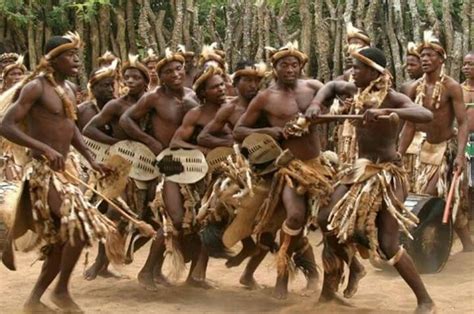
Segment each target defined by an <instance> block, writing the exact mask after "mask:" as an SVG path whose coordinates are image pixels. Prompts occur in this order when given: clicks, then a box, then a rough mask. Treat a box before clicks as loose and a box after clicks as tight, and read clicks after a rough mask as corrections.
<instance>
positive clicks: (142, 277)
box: [138, 272, 158, 291]
mask: <svg viewBox="0 0 474 314" xmlns="http://www.w3.org/2000/svg"><path fill="white" fill-rule="evenodd" d="M138 283H139V284H140V286H142V287H143V288H145V290H148V291H158V287H157V286H156V284H155V281H154V280H153V274H152V273H146V272H139V273H138Z"/></svg>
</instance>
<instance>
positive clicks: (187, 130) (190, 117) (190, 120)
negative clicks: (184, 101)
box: [170, 108, 208, 153]
mask: <svg viewBox="0 0 474 314" xmlns="http://www.w3.org/2000/svg"><path fill="white" fill-rule="evenodd" d="M199 115H200V111H199V109H198V108H195V109H192V110H190V111H189V112H188V113H187V114H186V115H185V116H184V118H183V123H182V124H181V126H180V127H179V128H178V129H177V130H176V132H175V133H174V135H173V138H172V139H171V142H170V147H171V148H190V149H199V150H200V151H202V152H203V153H207V151H208V149H207V148H206V147H203V146H200V145H195V144H192V143H189V140H191V137H192V136H193V133H194V130H195V128H196V124H197V121H198V119H199Z"/></svg>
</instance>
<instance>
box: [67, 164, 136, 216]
mask: <svg viewBox="0 0 474 314" xmlns="http://www.w3.org/2000/svg"><path fill="white" fill-rule="evenodd" d="M64 173H65V174H66V175H67V176H68V177H70V178H71V179H73V180H75V181H76V182H78V183H80V184H81V185H83V186H85V187H86V188H88V189H90V190H91V191H93V192H94V193H96V194H97V195H99V196H100V197H102V198H103V199H104V201H106V202H107V203H109V204H110V205H112V207H113V208H114V209H115V210H117V211H118V212H119V213H120V214H121V215H122V216H124V217H125V218H127V219H128V220H130V221H131V222H133V223H134V224H135V225H139V224H140V223H141V221H139V220H136V219H135V218H133V217H132V216H130V215H129V214H128V213H127V212H126V211H124V210H123V209H122V208H120V207H119V206H117V205H116V204H115V203H114V202H112V200H110V199H109V198H108V197H107V196H105V195H104V194H102V193H101V192H99V191H97V190H96V189H94V188H93V187H92V186H90V185H88V184H87V183H86V182H84V181H82V180H81V179H79V178H78V177H76V176H75V175H73V174H72V173H70V172H69V171H67V170H64Z"/></svg>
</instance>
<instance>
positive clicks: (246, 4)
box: [242, 0, 252, 59]
mask: <svg viewBox="0 0 474 314" xmlns="http://www.w3.org/2000/svg"><path fill="white" fill-rule="evenodd" d="M242 6H243V15H242V23H243V30H242V31H243V34H242V35H243V38H242V40H243V41H242V43H243V45H242V58H245V59H249V58H250V47H251V44H252V42H251V36H250V27H251V25H252V7H251V6H252V5H251V2H250V1H249V0H243V2H242Z"/></svg>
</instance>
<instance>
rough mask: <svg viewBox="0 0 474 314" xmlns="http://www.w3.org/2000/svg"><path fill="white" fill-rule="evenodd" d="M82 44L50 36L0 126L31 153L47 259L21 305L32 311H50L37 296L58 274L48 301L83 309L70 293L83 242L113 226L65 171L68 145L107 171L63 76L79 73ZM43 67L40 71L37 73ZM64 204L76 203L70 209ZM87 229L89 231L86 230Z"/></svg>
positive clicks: (35, 207)
mask: <svg viewBox="0 0 474 314" xmlns="http://www.w3.org/2000/svg"><path fill="white" fill-rule="evenodd" d="M80 46H81V42H80V38H79V36H78V35H77V34H72V33H68V35H66V36H63V37H60V36H56V37H52V38H51V39H50V40H48V42H47V43H46V47H45V52H46V55H45V56H44V57H43V58H42V60H41V62H40V64H39V65H38V67H37V68H36V69H35V71H34V72H33V73H32V74H31V75H30V76H29V77H28V78H27V82H25V85H24V86H23V87H22V89H21V92H20V94H19V97H18V99H17V100H16V102H15V103H14V104H13V105H12V107H11V109H10V110H9V111H8V112H7V114H6V115H5V117H4V119H3V121H2V124H1V127H0V133H1V135H2V136H5V137H6V138H7V139H8V140H10V141H12V142H14V143H16V144H19V145H23V146H26V147H28V148H30V149H31V152H32V157H33V159H32V161H31V163H30V165H29V166H28V167H29V168H30V169H31V171H32V172H31V176H30V177H29V178H30V179H29V193H30V198H31V210H32V216H33V218H32V219H33V220H32V223H33V224H34V226H35V228H34V230H35V232H36V233H37V234H38V235H39V236H40V238H41V239H42V240H44V241H45V242H46V244H47V245H46V246H45V247H43V249H42V253H43V254H44V255H45V258H46V259H45V261H44V264H43V267H42V269H41V274H40V276H39V278H38V281H37V282H36V284H35V286H34V288H33V291H32V292H31V295H30V296H29V298H28V300H27V301H26V304H25V308H26V310H27V311H31V312H35V313H36V312H43V311H48V310H50V309H48V308H47V307H46V305H44V304H43V303H41V301H40V299H41V297H42V295H43V294H44V292H45V291H46V289H47V288H48V287H49V285H50V284H51V283H52V281H53V280H54V279H55V278H56V277H57V276H58V275H59V279H58V282H57V285H56V287H55V288H54V290H53V294H52V301H53V302H54V304H56V305H57V306H58V307H59V308H61V309H62V310H64V311H66V312H80V311H81V310H80V308H79V306H78V305H77V304H76V303H75V302H74V301H73V299H72V297H71V295H70V292H69V288H68V284H69V279H70V276H71V273H72V271H73V269H74V266H75V265H76V262H77V261H78V259H79V256H80V254H81V251H82V248H83V246H84V245H90V244H91V243H92V241H93V240H95V239H103V240H105V236H106V233H107V232H108V231H109V230H112V229H113V228H114V225H113V223H111V222H110V221H109V220H108V219H106V218H105V217H104V216H102V215H101V214H100V213H99V212H98V211H97V210H96V209H95V208H94V207H93V206H92V205H90V204H89V203H88V202H87V201H85V200H84V198H83V195H82V192H81V191H80V190H79V188H78V187H77V186H76V185H74V184H73V183H70V182H71V179H70V178H68V176H67V175H64V174H63V171H64V170H67V171H68V172H69V173H71V172H72V173H75V171H76V169H77V167H74V165H73V162H71V159H70V158H68V154H69V149H70V146H71V145H72V146H74V147H75V148H76V149H77V151H79V153H81V154H82V155H83V156H84V157H85V158H86V159H87V161H89V163H90V165H91V166H92V168H93V169H95V170H98V171H103V170H105V169H104V168H103V167H102V166H101V165H99V164H97V163H96V162H95V161H94V160H93V158H92V156H91V154H90V153H89V151H88V149H87V147H86V146H85V144H84V143H83V141H82V137H81V133H80V132H79V129H78V128H77V127H76V125H75V122H74V120H75V119H76V110H75V108H76V104H75V98H74V91H73V89H72V88H71V86H70V85H69V83H68V82H67V81H66V77H68V76H75V75H77V74H78V70H79V64H80V63H79V62H80V60H79V57H78V49H79V48H80ZM42 71H44V72H43V73H44V74H42V75H39V73H41V72H42ZM23 122H26V125H27V131H26V132H25V131H23V129H22V128H21V127H20V126H19V125H20V124H21V123H23ZM25 192H27V191H25ZM66 201H68V202H66ZM67 204H75V206H74V212H73V211H72V210H71V206H67ZM85 228H87V230H89V231H88V232H84V230H85ZM50 311H52V310H50Z"/></svg>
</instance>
